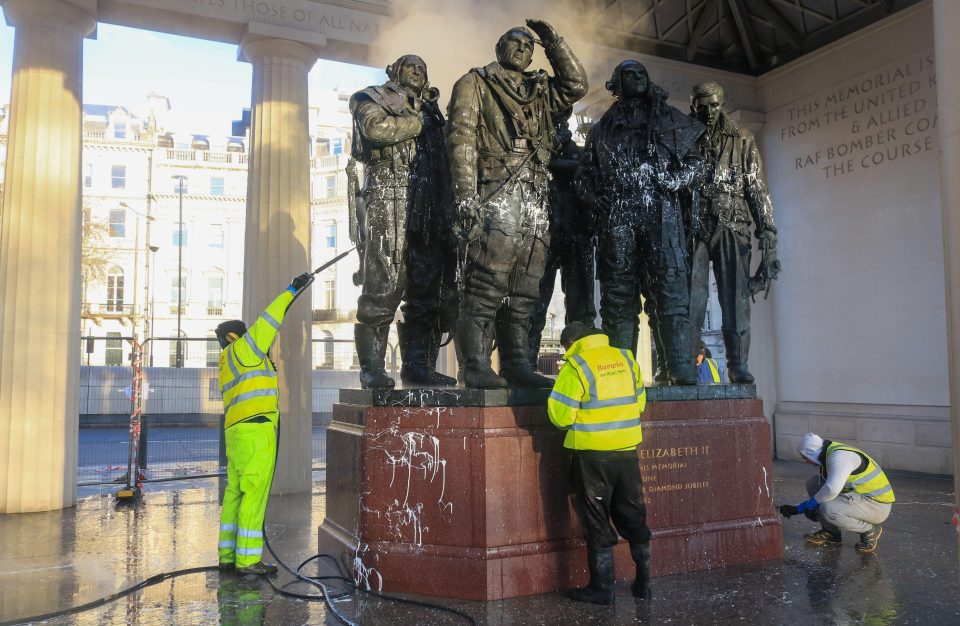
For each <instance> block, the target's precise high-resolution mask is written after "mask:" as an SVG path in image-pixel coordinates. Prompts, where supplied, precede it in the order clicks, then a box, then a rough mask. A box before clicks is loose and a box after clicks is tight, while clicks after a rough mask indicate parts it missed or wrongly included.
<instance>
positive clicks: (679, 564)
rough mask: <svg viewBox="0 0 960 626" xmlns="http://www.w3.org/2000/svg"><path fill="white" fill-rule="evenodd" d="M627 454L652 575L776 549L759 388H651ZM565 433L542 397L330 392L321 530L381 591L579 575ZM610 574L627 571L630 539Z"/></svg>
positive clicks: (489, 594)
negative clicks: (395, 401) (633, 452)
mask: <svg viewBox="0 0 960 626" xmlns="http://www.w3.org/2000/svg"><path fill="white" fill-rule="evenodd" d="M644 419H645V421H644V425H643V428H644V441H643V444H642V445H641V446H640V448H639V451H638V457H639V458H638V462H639V463H640V466H641V474H642V476H643V479H644V487H645V496H646V501H647V507H648V514H649V524H650V528H651V530H652V531H653V537H654V538H653V543H652V544H651V546H652V547H651V559H652V563H651V567H652V573H653V575H654V576H656V575H663V574H672V573H677V572H689V571H695V570H702V569H708V568H713V567H721V566H724V565H731V564H736V563H745V562H750V561H758V560H765V559H775V558H780V557H781V556H782V552H783V540H782V535H781V532H780V524H779V520H778V517H777V516H776V515H775V514H774V510H773V504H772V500H771V495H772V494H771V489H772V487H773V475H772V465H771V458H772V454H771V447H770V428H769V425H768V423H767V421H766V419H765V418H764V417H763V413H762V403H761V402H760V401H759V400H689V401H674V402H663V401H661V402H652V403H650V404H649V405H648V409H647V411H646V412H645V413H644ZM568 474H569V457H568V452H567V451H565V450H564V448H563V433H562V432H560V431H557V430H556V429H554V428H553V426H552V425H550V423H549V420H548V419H547V416H546V409H545V408H543V406H542V405H540V406H459V407H454V406H433V407H429V408H415V407H409V406H359V405H352V404H338V405H335V406H334V417H333V423H332V424H331V426H330V429H329V430H328V434H327V518H326V519H325V521H324V523H323V526H322V527H321V532H328V533H330V534H332V535H334V536H335V537H337V538H339V539H341V540H342V541H343V542H344V543H345V544H348V545H352V546H353V547H355V548H356V547H358V548H359V550H358V551H357V554H356V556H357V560H356V561H355V563H356V565H357V569H358V574H359V575H360V577H361V578H366V580H368V581H369V582H370V583H371V584H372V585H373V586H377V584H378V582H379V581H382V586H383V590H384V591H400V592H410V593H417V594H423V595H430V596H445V597H453V598H464V599H470V600H497V599H502V598H510V597H515V596H523V595H531V594H538V593H547V592H552V591H557V590H560V589H567V588H570V587H573V586H576V585H583V584H585V583H586V581H587V579H588V574H587V568H586V552H585V549H584V543H583V539H582V534H581V530H580V526H579V523H578V522H577V518H576V512H575V510H574V508H573V506H572V503H571V502H570V499H569V485H568V482H567V477H568ZM616 561H617V573H618V577H619V578H622V579H626V578H630V577H632V576H633V563H632V561H631V560H630V555H629V550H628V547H627V545H626V543H621V545H620V546H618V547H617V551H616Z"/></svg>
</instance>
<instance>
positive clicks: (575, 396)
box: [547, 335, 647, 450]
mask: <svg viewBox="0 0 960 626" xmlns="http://www.w3.org/2000/svg"><path fill="white" fill-rule="evenodd" d="M563 358H564V360H565V361H566V364H565V365H564V366H563V368H562V369H561V370H560V374H559V375H558V376H557V382H556V384H554V386H553V391H552V392H550V398H549V399H548V400H547V413H548V414H549V415H550V421H551V422H553V423H554V425H556V426H557V427H559V428H565V429H567V436H566V438H565V439H564V441H563V445H564V447H566V448H570V449H573V450H628V449H630V448H635V447H636V446H637V444H639V443H640V442H641V441H642V440H643V432H642V430H641V428H640V414H641V413H643V409H644V407H645V406H646V404H647V396H646V392H645V390H644V388H643V377H642V376H641V375H640V366H639V365H637V361H636V359H634V358H633V355H632V354H631V353H630V352H629V351H628V350H623V349H620V348H612V347H610V340H609V339H607V336H606V335H587V336H586V337H583V338H582V339H579V340H577V341H575V342H574V344H573V345H572V346H570V349H569V350H567V353H566V354H565V355H563Z"/></svg>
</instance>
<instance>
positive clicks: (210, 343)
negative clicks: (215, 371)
mask: <svg viewBox="0 0 960 626" xmlns="http://www.w3.org/2000/svg"><path fill="white" fill-rule="evenodd" d="M218 365H220V342H219V341H217V336H216V335H208V336H207V367H217V366H218ZM218 391H219V389H218Z"/></svg>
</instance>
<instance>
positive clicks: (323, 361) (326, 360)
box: [320, 330, 334, 368]
mask: <svg viewBox="0 0 960 626" xmlns="http://www.w3.org/2000/svg"><path fill="white" fill-rule="evenodd" d="M320 345H321V347H322V350H321V352H320V354H321V357H320V367H325V368H333V347H334V343H333V333H331V332H330V331H329V330H325V331H323V341H322V342H321V344H320Z"/></svg>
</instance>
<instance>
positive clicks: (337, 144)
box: [330, 139, 343, 154]
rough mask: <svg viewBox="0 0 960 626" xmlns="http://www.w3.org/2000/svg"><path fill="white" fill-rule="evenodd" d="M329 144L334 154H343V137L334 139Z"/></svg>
mask: <svg viewBox="0 0 960 626" xmlns="http://www.w3.org/2000/svg"><path fill="white" fill-rule="evenodd" d="M330 144H331V149H332V151H333V153H334V154H343V139H334V140H332V141H331V142H330Z"/></svg>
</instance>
